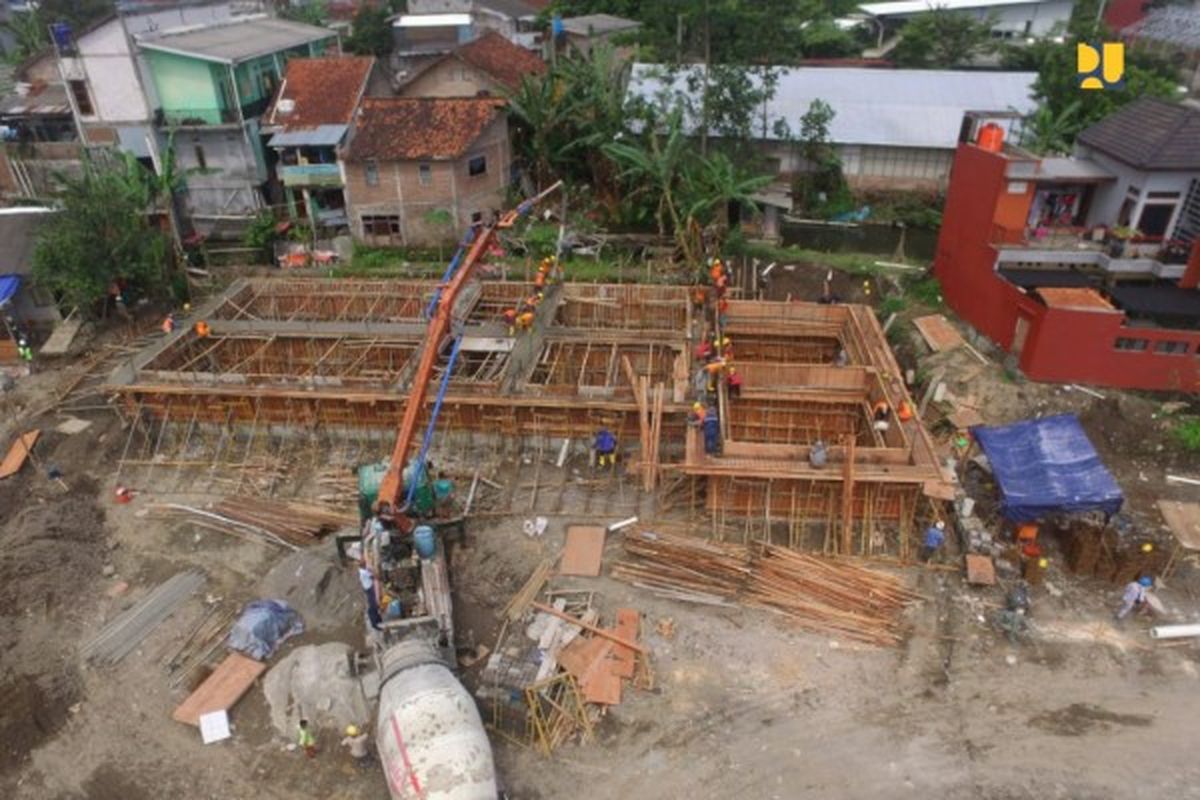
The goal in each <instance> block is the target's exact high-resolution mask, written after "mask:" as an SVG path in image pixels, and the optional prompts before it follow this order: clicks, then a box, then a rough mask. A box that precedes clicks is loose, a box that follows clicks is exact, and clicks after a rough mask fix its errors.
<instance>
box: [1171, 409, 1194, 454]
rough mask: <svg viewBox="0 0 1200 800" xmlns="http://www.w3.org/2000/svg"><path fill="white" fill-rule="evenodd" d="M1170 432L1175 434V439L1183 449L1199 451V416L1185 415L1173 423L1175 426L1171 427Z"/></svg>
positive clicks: (1192, 451)
mask: <svg viewBox="0 0 1200 800" xmlns="http://www.w3.org/2000/svg"><path fill="white" fill-rule="evenodd" d="M1171 433H1172V434H1173V435H1174V436H1175V441H1177V442H1178V443H1179V445H1180V446H1181V447H1183V449H1184V450H1187V451H1188V452H1191V453H1200V417H1186V418H1184V419H1181V420H1180V421H1179V422H1177V423H1175V427H1174V428H1172V429H1171Z"/></svg>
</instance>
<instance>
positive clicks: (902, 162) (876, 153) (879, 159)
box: [765, 142, 954, 188]
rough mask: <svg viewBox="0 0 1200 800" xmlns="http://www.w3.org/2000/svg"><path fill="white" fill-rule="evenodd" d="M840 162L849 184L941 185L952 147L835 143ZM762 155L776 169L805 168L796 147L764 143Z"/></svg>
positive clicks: (951, 153)
mask: <svg viewBox="0 0 1200 800" xmlns="http://www.w3.org/2000/svg"><path fill="white" fill-rule="evenodd" d="M835 147H836V148H837V153H838V158H840V159H841V162H842V174H843V175H845V176H846V180H847V181H849V182H850V183H851V184H860V185H868V184H869V185H872V186H879V187H880V188H886V186H887V185H888V184H893V185H895V186H896V187H897V188H900V187H903V186H911V185H916V184H922V185H924V184H935V183H936V184H939V185H942V186H945V185H946V183H947V181H948V180H949V177H950V165H951V163H953V161H954V150H952V149H949V148H934V147H883V146H879V145H861V144H835ZM765 151H766V155H767V156H768V157H769V158H772V159H777V160H778V162H779V171H780V172H782V173H796V172H800V171H803V170H804V169H805V168H806V165H805V162H804V159H803V157H801V156H800V155H799V147H798V146H797V147H792V146H789V145H786V144H781V143H778V142H771V143H768V144H767V145H766V146H765Z"/></svg>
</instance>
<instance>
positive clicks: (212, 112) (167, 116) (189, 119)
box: [155, 108, 238, 127]
mask: <svg viewBox="0 0 1200 800" xmlns="http://www.w3.org/2000/svg"><path fill="white" fill-rule="evenodd" d="M155 121H156V122H158V124H159V125H172V126H176V125H177V126H180V127H189V126H193V125H195V126H199V125H235V124H237V121H238V113H237V110H236V109H232V108H163V109H160V110H159V111H158V112H157V113H156V114H155Z"/></svg>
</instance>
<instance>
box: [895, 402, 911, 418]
mask: <svg viewBox="0 0 1200 800" xmlns="http://www.w3.org/2000/svg"><path fill="white" fill-rule="evenodd" d="M912 418H913V410H912V406H910V405H909V404H908V401H907V400H901V401H900V407H899V408H898V409H896V419H898V420H900V421H901V422H908V421H909V420H911V419H912Z"/></svg>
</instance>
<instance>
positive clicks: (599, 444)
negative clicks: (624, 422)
mask: <svg viewBox="0 0 1200 800" xmlns="http://www.w3.org/2000/svg"><path fill="white" fill-rule="evenodd" d="M592 448H593V449H594V450H595V451H596V465H597V466H600V467H606V466H609V465H616V463H617V437H615V436H613V435H612V432H611V431H609V429H608V428H601V429H600V431H599V432H598V433H597V434H596V442H595V444H593V445H592Z"/></svg>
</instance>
